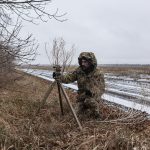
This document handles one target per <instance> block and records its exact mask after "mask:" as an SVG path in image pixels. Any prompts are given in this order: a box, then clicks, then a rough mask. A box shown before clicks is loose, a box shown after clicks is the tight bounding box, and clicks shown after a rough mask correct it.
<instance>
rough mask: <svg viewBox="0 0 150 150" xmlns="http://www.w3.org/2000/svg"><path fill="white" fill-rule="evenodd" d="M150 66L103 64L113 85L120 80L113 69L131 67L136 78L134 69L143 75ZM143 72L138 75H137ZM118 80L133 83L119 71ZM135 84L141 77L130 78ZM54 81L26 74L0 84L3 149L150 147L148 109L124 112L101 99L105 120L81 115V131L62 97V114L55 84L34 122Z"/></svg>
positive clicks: (73, 97)
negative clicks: (5, 83) (37, 111)
mask: <svg viewBox="0 0 150 150" xmlns="http://www.w3.org/2000/svg"><path fill="white" fill-rule="evenodd" d="M148 68H149V67H148ZM148 68H145V69H143V68H140V69H139V70H140V71H139V70H138V69H137V68H134V69H131V68H130V69H129V68H128V69H127V68H123V69H120V70H119V69H118V68H113V69H112V67H110V68H108V67H107V68H106V67H104V68H103V71H104V73H105V74H106V78H107V81H110V82H109V84H108V85H111V86H112V84H110V83H112V82H113V81H114V82H113V85H114V84H115V83H116V81H118V79H117V80H116V76H115V78H113V80H112V77H113V76H112V74H113V75H114V72H115V74H116V73H117V74H118V72H119V73H120V75H121V77H122V76H124V75H126V73H125V72H126V71H127V72H128V73H129V72H130V73H129V74H130V75H131V76H130V78H131V77H133V74H131V73H135V72H138V73H137V74H140V76H141V75H142V74H146V75H147V70H148ZM111 69H112V70H111ZM125 70H126V71H125ZM145 71H146V73H145ZM123 72H124V73H123ZM122 73H123V74H122ZM110 75H111V76H110ZM140 76H139V75H138V77H140ZM146 77H147V76H146ZM148 77H149V76H148ZM110 79H111V80H110ZM136 79H137V78H136ZM147 79H148V80H146V81H149V78H147ZM137 80H138V79H137ZM119 81H121V82H122V85H124V83H128V82H126V81H125V82H124V78H122V79H121V80H120V76H119ZM130 83H132V84H135V83H136V82H133V81H130ZM50 84H51V82H50V81H47V80H44V79H41V78H39V77H35V76H32V75H28V74H26V73H23V74H22V75H21V77H20V78H18V80H16V81H15V82H13V83H11V84H9V85H7V86H5V88H0V149H2V150H6V149H8V150H12V149H13V150H18V149H19V150H22V149H24V150H29V149H33V150H39V149H42V150H121V149H122V150H127V149H128V150H133V149H136V150H141V149H144V148H145V150H149V149H150V122H149V120H147V117H146V114H144V113H141V112H139V111H134V110H132V109H129V110H128V111H127V112H125V111H123V110H121V109H118V108H117V107H115V106H112V105H109V104H107V103H105V102H103V101H102V102H101V105H100V110H101V114H102V119H103V121H99V120H94V119H90V118H86V117H80V118H79V119H80V121H81V124H82V126H83V131H82V132H81V131H80V130H79V128H78V126H77V124H76V122H75V120H74V118H73V117H72V114H71V112H70V109H69V107H68V105H67V104H66V102H65V100H63V105H64V111H65V115H64V116H61V114H60V107H59V100H58V95H57V93H58V92H57V88H56V87H55V89H54V90H53V91H52V93H51V95H50V96H49V98H48V99H47V102H46V104H45V106H44V107H43V108H42V109H41V111H40V113H39V114H38V115H37V116H36V117H35V118H34V121H33V122H32V123H31V120H32V118H33V116H34V113H35V112H36V110H37V108H38V107H39V104H40V101H41V99H42V98H43V96H44V94H45V92H46V90H47V89H48V86H49V85H50ZM119 84H120V82H119ZM122 85H121V86H122ZM148 86H149V83H148ZM113 88H115V87H113ZM120 88H121V87H120ZM130 88H132V87H130ZM66 91H67V94H68V96H69V97H70V100H71V102H72V104H73V106H74V107H75V106H76V93H74V92H73V90H66ZM130 91H131V89H130Z"/></svg>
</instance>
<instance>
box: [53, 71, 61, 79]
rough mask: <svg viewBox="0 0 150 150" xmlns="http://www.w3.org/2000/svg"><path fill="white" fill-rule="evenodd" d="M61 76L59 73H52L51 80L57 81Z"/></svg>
mask: <svg viewBox="0 0 150 150" xmlns="http://www.w3.org/2000/svg"><path fill="white" fill-rule="evenodd" d="M60 76H61V73H60V72H53V78H54V79H58V78H59V77H60Z"/></svg>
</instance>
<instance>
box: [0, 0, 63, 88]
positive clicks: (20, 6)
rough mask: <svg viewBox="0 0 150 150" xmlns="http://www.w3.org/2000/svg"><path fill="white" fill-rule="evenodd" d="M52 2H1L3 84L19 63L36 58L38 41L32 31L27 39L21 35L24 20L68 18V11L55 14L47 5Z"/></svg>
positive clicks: (29, 0)
mask: <svg viewBox="0 0 150 150" xmlns="http://www.w3.org/2000/svg"><path fill="white" fill-rule="evenodd" d="M49 3H51V0H1V1H0V83H2V82H4V81H5V80H4V77H6V74H7V73H8V72H9V73H12V72H14V71H15V69H14V68H15V67H16V66H20V65H21V64H25V63H29V62H30V61H32V60H33V59H34V58H35V54H36V49H37V47H38V44H37V43H36V41H35V39H34V38H33V36H32V34H30V35H27V36H26V37H24V38H23V37H22V36H20V31H21V29H22V21H23V20H24V21H28V22H30V23H37V22H36V21H38V20H42V21H47V20H48V19H51V18H54V19H56V20H58V21H65V19H62V16H64V15H65V14H62V15H58V10H56V12H54V13H53V14H50V13H48V10H47V8H46V6H48V4H49ZM46 10H47V11H46ZM11 77H12V75H11ZM7 79H8V78H6V81H8V80H7ZM0 86H1V85H0Z"/></svg>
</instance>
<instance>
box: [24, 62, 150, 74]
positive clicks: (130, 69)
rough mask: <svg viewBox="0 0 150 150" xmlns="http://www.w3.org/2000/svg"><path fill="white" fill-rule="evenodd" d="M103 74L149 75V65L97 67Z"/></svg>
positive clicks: (31, 66) (46, 68)
mask: <svg viewBox="0 0 150 150" xmlns="http://www.w3.org/2000/svg"><path fill="white" fill-rule="evenodd" d="M76 67H78V66H74V65H72V66H71V67H70V70H73V69H75V68H76ZM22 68H30V69H41V70H53V66H50V65H43V66H42V65H30V66H27V65H26V66H23V67H22ZM98 68H100V69H101V70H102V71H103V72H104V73H120V74H121V73H122V74H128V73H129V74H131V73H134V74H135V73H137V74H140V73H145V74H150V65H125V64H122V65H117V64H116V65H115V64H112V65H111V64H110V65H109V64H106V65H98Z"/></svg>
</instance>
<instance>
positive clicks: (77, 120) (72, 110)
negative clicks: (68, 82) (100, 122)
mask: <svg viewBox="0 0 150 150" xmlns="http://www.w3.org/2000/svg"><path fill="white" fill-rule="evenodd" d="M59 86H60V88H61V90H62V93H63V94H64V97H65V99H66V101H67V103H68V105H69V107H70V109H71V112H72V114H73V116H74V118H75V120H76V122H77V124H78V126H79V128H80V130H81V131H82V126H81V123H80V121H79V119H78V117H77V115H76V113H75V110H74V109H73V107H72V104H71V103H70V100H69V97H68V95H67V93H66V91H65V90H64V88H63V87H62V85H61V84H60V83H59Z"/></svg>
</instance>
